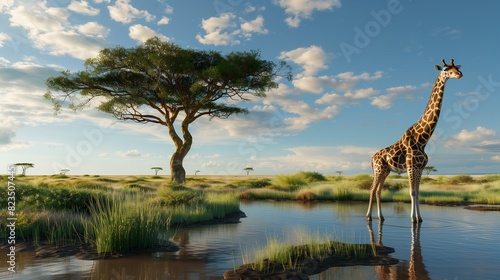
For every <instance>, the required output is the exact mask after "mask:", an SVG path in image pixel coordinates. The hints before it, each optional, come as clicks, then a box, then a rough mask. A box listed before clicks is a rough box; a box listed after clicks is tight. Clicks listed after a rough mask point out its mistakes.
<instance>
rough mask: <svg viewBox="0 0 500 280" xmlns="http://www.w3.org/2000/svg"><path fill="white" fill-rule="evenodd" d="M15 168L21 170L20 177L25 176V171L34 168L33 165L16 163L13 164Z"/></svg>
mask: <svg viewBox="0 0 500 280" xmlns="http://www.w3.org/2000/svg"><path fill="white" fill-rule="evenodd" d="M14 165H15V166H19V167H21V169H22V172H21V175H23V176H24V175H26V169H28V168H32V167H35V164H34V163H29V162H18V163H16V164H14Z"/></svg>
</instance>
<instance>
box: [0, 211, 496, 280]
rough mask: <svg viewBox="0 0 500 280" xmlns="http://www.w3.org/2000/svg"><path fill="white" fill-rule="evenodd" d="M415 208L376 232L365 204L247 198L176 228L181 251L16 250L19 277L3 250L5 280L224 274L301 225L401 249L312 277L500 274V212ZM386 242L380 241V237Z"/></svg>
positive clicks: (391, 216) (395, 214)
mask: <svg viewBox="0 0 500 280" xmlns="http://www.w3.org/2000/svg"><path fill="white" fill-rule="evenodd" d="M409 206H410V205H409V204H404V203H386V204H383V211H384V216H385V218H386V221H385V222H384V223H383V225H382V227H381V228H380V229H379V223H378V220H374V221H373V222H372V227H371V233H372V234H373V235H372V234H370V227H368V225H367V223H366V221H365V218H364V214H365V212H366V203H294V202H273V203H270V202H244V203H242V204H241V210H242V211H243V212H245V213H246V214H247V216H248V217H247V218H243V219H242V220H241V221H242V222H241V223H239V224H223V225H206V226H200V227H189V228H180V229H175V231H174V232H175V235H174V236H173V239H174V240H175V242H177V243H178V244H179V245H180V250H179V251H177V252H169V253H143V254H137V255H134V256H130V257H124V258H119V259H108V260H98V261H85V260H78V259H76V258H73V257H66V258H58V259H55V258H47V259H42V260H38V259H32V258H31V254H30V253H18V254H17V264H18V267H17V270H18V272H17V273H16V274H15V275H12V274H11V273H9V272H7V271H6V267H5V254H3V253H2V255H0V262H1V265H0V268H1V270H0V278H1V279H128V280H138V279H183V280H188V279H193V280H197V279H222V275H223V273H224V272H225V271H226V270H229V269H232V268H233V267H235V266H237V265H239V264H241V259H242V256H245V255H249V254H251V252H252V250H254V249H255V248H257V247H260V246H264V245H265V243H266V240H267V238H268V237H270V236H271V237H282V236H290V235H293V233H294V232H297V230H298V229H307V230H309V231H311V232H320V233H321V234H328V235H331V236H334V237H336V238H337V239H341V240H343V241H348V242H360V243H369V242H370V239H371V238H373V241H374V242H377V241H381V242H382V243H383V244H384V245H385V246H389V247H393V248H395V250H396V252H395V253H393V254H391V256H392V257H394V258H397V259H399V260H400V263H399V264H398V265H395V266H375V267H370V266H353V267H335V268H330V269H329V270H327V271H324V272H322V273H321V274H318V275H314V276H311V279H317V280H326V279H454V280H455V279H456V280H459V279H498V278H499V277H500V258H499V257H500V242H499V241H500V235H499V234H498V233H499V232H500V212H477V211H470V210H465V209H463V208H462V207H441V206H430V205H421V213H422V217H423V219H424V222H423V223H422V225H421V226H420V227H419V228H417V227H412V224H411V223H410V217H409V211H410V207H409ZM380 239H381V240H380Z"/></svg>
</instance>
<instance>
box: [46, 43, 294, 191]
mask: <svg viewBox="0 0 500 280" xmlns="http://www.w3.org/2000/svg"><path fill="white" fill-rule="evenodd" d="M84 66H85V70H84V71H78V72H75V73H70V72H69V71H65V72H62V75H61V76H57V77H51V78H49V79H47V86H48V88H49V91H48V92H47V93H46V94H45V98H46V99H48V100H50V101H52V102H53V104H54V109H55V111H56V113H57V112H59V111H60V110H61V108H62V106H63V104H64V103H69V105H68V106H69V108H71V109H73V110H77V109H81V108H83V107H84V106H85V105H87V104H89V103H90V102H91V101H92V100H94V99H95V100H97V102H98V103H99V105H98V106H97V108H98V109H99V110H101V111H103V112H106V113H109V114H112V115H113V116H115V117H116V118H117V119H119V120H123V121H135V122H139V123H154V124H159V125H163V126H166V127H167V130H168V134H169V136H170V138H171V139H172V141H173V143H174V146H175V151H174V153H173V154H172V157H171V159H170V174H171V175H170V176H171V179H172V182H174V183H184V182H185V179H186V172H185V170H184V167H183V160H184V158H185V156H186V155H187V153H188V152H189V150H190V149H191V145H192V143H193V137H192V135H191V133H190V131H189V125H190V124H191V123H193V122H194V121H195V120H197V119H198V118H200V117H202V116H207V117H209V118H214V117H216V118H222V119H224V118H228V117H229V116H231V115H233V114H239V113H248V110H246V109H245V108H241V107H238V106H236V105H234V102H231V103H229V102H227V101H228V99H231V100H248V97H249V96H257V97H264V96H265V93H266V91H268V90H269V89H271V88H275V87H277V83H276V82H275V78H277V76H279V75H280V73H282V74H283V75H282V76H284V77H286V78H288V79H290V78H291V74H290V70H289V67H288V65H286V63H285V62H281V63H280V64H279V65H277V64H275V63H274V62H271V61H267V60H263V59H261V57H260V52H259V51H249V52H231V53H229V54H227V55H222V54H220V53H219V52H216V51H203V50H192V49H183V48H181V47H179V46H177V45H175V44H172V43H168V42H163V41H161V40H160V39H158V38H157V37H154V38H151V39H149V40H148V41H146V43H145V44H142V45H139V46H137V47H133V48H124V47H115V48H106V49H103V50H101V51H100V52H99V55H98V56H97V57H95V58H90V59H87V60H86V61H85V64H84ZM283 70H285V71H283ZM51 91H56V92H57V95H56V94H53V93H52V92H51ZM179 130H180V132H179Z"/></svg>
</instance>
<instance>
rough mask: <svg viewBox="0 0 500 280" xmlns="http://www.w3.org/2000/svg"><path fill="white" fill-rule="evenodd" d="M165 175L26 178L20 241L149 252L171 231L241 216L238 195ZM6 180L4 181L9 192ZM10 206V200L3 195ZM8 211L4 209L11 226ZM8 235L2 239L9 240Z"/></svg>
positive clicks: (0, 222)
mask: <svg viewBox="0 0 500 280" xmlns="http://www.w3.org/2000/svg"><path fill="white" fill-rule="evenodd" d="M165 181H166V179H165V178H162V177H157V176H155V177H138V176H121V177H115V176H107V177H100V176H75V177H67V176H30V177H28V176H26V177H24V176H22V177H17V178H16V179H15V184H16V189H15V193H16V209H15V212H16V217H17V221H16V242H30V243H34V244H35V245H39V244H50V245H56V246H59V245H65V244H73V243H75V242H81V243H85V244H88V245H89V246H91V247H92V248H95V249H96V250H97V252H98V253H110V252H117V251H129V250H136V249H147V248H152V247H155V246H159V245H163V244H165V243H168V228H169V227H170V226H172V225H174V224H191V223H199V222H206V221H211V220H215V219H221V218H225V217H226V216H228V215H231V214H234V213H237V212H239V201H238V198H237V196H236V195H235V194H234V193H220V194H218V193H216V192H215V191H213V190H207V191H202V190H199V189H195V188H189V187H183V186H171V185H168V184H165ZM7 185H8V184H7V179H6V178H5V177H2V178H1V187H0V188H1V190H0V191H1V192H3V193H6V192H7V190H6V188H7ZM0 204H1V205H7V197H6V196H0ZM8 215H9V213H8V212H7V209H2V210H1V211H0V226H2V228H6V227H4V226H6V224H5V223H6V221H7V219H6V218H7V217H8ZM8 234H9V233H8V232H7V231H3V232H2V233H1V235H0V241H3V242H5V241H6V238H7V237H8Z"/></svg>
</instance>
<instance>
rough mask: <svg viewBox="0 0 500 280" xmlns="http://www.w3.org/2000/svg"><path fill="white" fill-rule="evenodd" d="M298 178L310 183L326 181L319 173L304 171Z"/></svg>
mask: <svg viewBox="0 0 500 280" xmlns="http://www.w3.org/2000/svg"><path fill="white" fill-rule="evenodd" d="M297 176H299V177H302V178H303V180H304V181H306V182H308V183H312V182H321V181H326V178H325V176H323V174H321V173H319V172H313V171H302V172H299V173H298V174H297Z"/></svg>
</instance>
